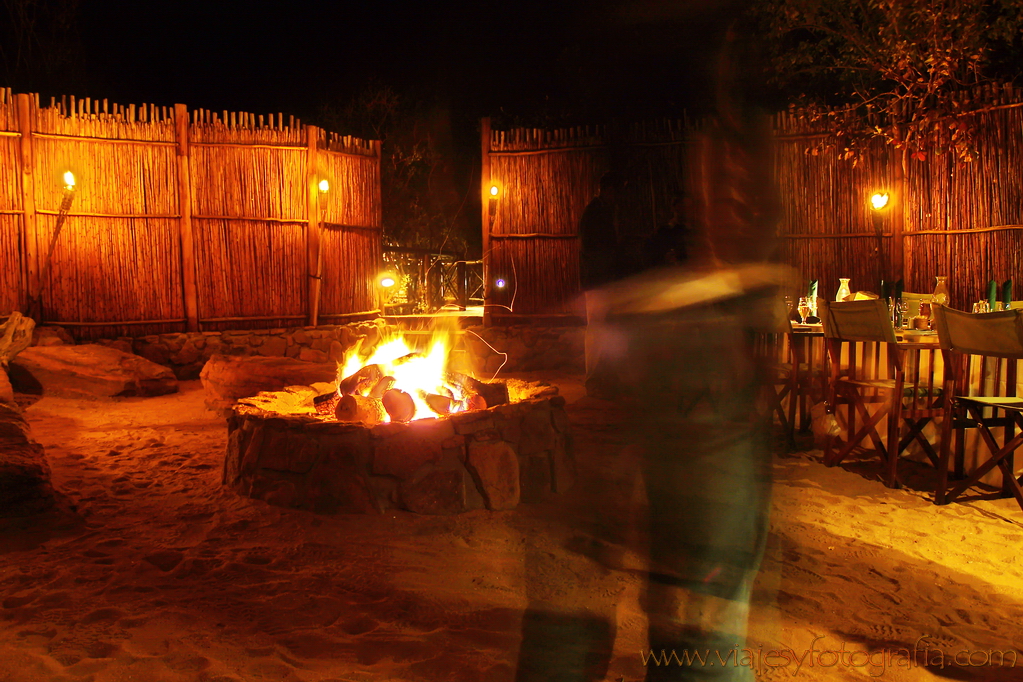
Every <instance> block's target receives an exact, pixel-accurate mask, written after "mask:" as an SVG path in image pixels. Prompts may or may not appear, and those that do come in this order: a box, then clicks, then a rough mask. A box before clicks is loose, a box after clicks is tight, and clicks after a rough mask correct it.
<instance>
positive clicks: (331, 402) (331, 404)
mask: <svg viewBox="0 0 1023 682" xmlns="http://www.w3.org/2000/svg"><path fill="white" fill-rule="evenodd" d="M340 400H341V396H340V395H338V392H337V391H331V392H330V393H323V394H321V395H318V396H316V397H315V398H313V407H315V408H316V411H317V412H318V413H320V414H334V410H335V409H336V408H337V404H338V402H339V401H340Z"/></svg>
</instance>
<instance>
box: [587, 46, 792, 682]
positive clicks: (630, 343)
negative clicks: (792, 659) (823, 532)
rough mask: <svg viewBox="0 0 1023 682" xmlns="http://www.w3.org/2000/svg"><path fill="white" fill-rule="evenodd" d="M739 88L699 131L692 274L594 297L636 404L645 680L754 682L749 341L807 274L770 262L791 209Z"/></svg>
mask: <svg viewBox="0 0 1023 682" xmlns="http://www.w3.org/2000/svg"><path fill="white" fill-rule="evenodd" d="M723 66H724V67H725V68H727V67H728V66H729V64H728V62H727V60H726V61H724V62H723ZM729 82H730V80H729V79H728V74H727V73H726V74H724V75H723V76H722V78H721V83H719V86H721V88H722V90H721V92H720V93H719V100H718V115H717V117H716V118H715V119H713V120H712V121H711V123H710V124H708V125H707V126H705V128H704V129H703V131H702V132H701V133H700V135H699V149H698V153H697V154H696V158H695V161H696V164H695V167H694V170H693V173H694V178H695V179H696V183H695V186H696V188H697V190H698V192H697V194H696V196H695V197H694V199H695V202H694V206H693V208H694V215H695V228H696V229H695V231H694V234H693V240H692V242H691V243H692V251H691V252H690V253H688V254H687V266H686V267H681V268H656V269H653V270H650V271H648V272H646V273H644V274H643V275H640V276H637V277H633V278H629V279H627V280H623V281H621V282H618V283H615V284H611V285H608V286H605V287H603V288H601V289H599V290H597V291H593V292H591V293H590V297H589V300H588V304H589V306H590V308H591V309H593V310H597V311H599V313H600V319H601V326H600V331H599V333H600V334H602V335H603V338H602V339H601V340H600V347H601V348H602V356H601V358H600V363H599V364H600V365H603V366H606V368H607V369H606V373H607V375H609V376H613V377H614V378H615V381H616V383H615V384H614V392H615V397H616V400H618V401H620V402H621V404H623V405H627V411H628V415H629V418H628V420H627V424H628V425H629V426H630V427H631V428H630V431H629V437H628V439H627V440H628V442H629V446H631V447H636V448H638V449H639V451H640V457H641V461H642V464H641V465H640V472H639V473H640V475H641V479H642V481H643V483H644V487H645V491H646V498H647V513H646V520H645V522H644V524H643V526H644V529H643V530H645V534H644V535H645V540H646V541H647V542H648V547H649V554H648V566H649V568H648V573H647V581H646V596H645V603H644V606H645V609H646V611H647V615H648V622H649V641H648V644H649V651H652V652H654V654H655V656H658V657H660V658H659V659H658V660H660V661H661V663H662V664H661V665H657V663H656V662H654V661H653V659H648V661H647V666H646V680H647V681H648V682H655V681H656V682H660V681H663V680H672V681H680V680H727V681H728V682H733V681H740V680H742V681H749V680H753V679H754V676H753V672H752V670H751V669H750V668H749V667H744V666H742V665H741V663H740V662H741V660H742V658H743V649H744V648H745V647H746V629H747V619H748V609H749V599H750V594H751V590H752V585H753V580H754V578H755V576H756V574H757V572H758V570H759V566H760V560H761V556H762V553H763V550H764V546H765V542H766V537H767V527H768V510H769V507H770V480H771V475H770V474H771V472H770V458H771V451H770V433H769V429H770V422H769V420H768V419H766V417H765V416H764V415H763V414H762V412H761V409H762V407H761V405H760V403H759V400H758V399H759V397H760V396H761V391H762V390H763V389H764V381H765V379H766V376H767V373H766V372H767V368H766V367H763V366H761V364H760V363H761V361H760V360H759V359H758V358H757V357H756V356H755V355H754V353H753V341H754V337H755V335H756V334H757V333H758V332H759V331H764V330H772V329H776V328H777V325H778V324H779V323H780V320H775V319H774V318H775V316H776V315H778V314H779V308H778V306H777V305H776V303H777V301H778V300H779V298H780V296H781V292H782V291H783V290H785V289H786V288H787V287H790V286H794V284H795V282H796V278H795V275H794V273H793V271H792V270H791V269H790V268H788V267H787V266H781V265H776V264H773V263H772V262H771V260H772V257H773V251H774V245H773V237H774V234H775V228H776V221H777V217H778V215H779V214H780V212H779V209H778V206H779V202H778V200H777V198H776V196H775V193H774V188H773V185H772V183H771V181H770V159H771V154H770V147H769V145H770V134H769V132H770V129H769V124H768V121H767V118H766V117H763V116H759V115H757V114H751V113H749V112H748V110H744V109H743V108H742V107H741V106H740V105H738V104H737V103H736V102H735V101H734V100H733V99H732V98H731V91H730V90H728V89H727V84H728V83H729ZM662 652H663V654H662ZM672 652H675V654H676V657H675V658H671V657H670V655H671V653H672ZM687 654H688V656H689V658H687V656H686V655H687ZM664 656H668V658H664ZM701 659H702V660H701Z"/></svg>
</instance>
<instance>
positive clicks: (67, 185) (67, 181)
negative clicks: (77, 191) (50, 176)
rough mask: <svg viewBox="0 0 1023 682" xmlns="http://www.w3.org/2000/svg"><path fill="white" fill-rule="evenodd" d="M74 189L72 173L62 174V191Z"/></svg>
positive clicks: (73, 175)
mask: <svg viewBox="0 0 1023 682" xmlns="http://www.w3.org/2000/svg"><path fill="white" fill-rule="evenodd" d="M74 188H75V174H74V173H72V172H71V171H66V172H65V173H64V189H74Z"/></svg>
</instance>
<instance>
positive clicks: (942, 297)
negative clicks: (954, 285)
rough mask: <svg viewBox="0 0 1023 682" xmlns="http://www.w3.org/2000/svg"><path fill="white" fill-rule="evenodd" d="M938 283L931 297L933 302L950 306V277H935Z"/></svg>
mask: <svg viewBox="0 0 1023 682" xmlns="http://www.w3.org/2000/svg"><path fill="white" fill-rule="evenodd" d="M934 279H936V280H937V281H938V283H937V284H936V285H935V286H934V293H933V294H932V295H931V302H932V303H935V304H938V305H946V306H947V305H948V299H949V297H948V277H943V276H940V275H939V276H938V277H935V278H934Z"/></svg>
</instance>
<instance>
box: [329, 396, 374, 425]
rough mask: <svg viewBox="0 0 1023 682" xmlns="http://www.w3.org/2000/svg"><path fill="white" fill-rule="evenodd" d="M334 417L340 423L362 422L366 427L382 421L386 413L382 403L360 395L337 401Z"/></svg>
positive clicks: (344, 397)
mask: <svg viewBox="0 0 1023 682" xmlns="http://www.w3.org/2000/svg"><path fill="white" fill-rule="evenodd" d="M334 416H335V417H337V420H338V421H342V422H362V423H363V424H366V425H367V426H373V425H374V424H379V423H380V422H382V421H384V418H385V417H386V416H387V412H386V410H385V409H384V404H383V401H381V400H379V399H377V398H369V397H366V396H362V395H346V396H342V397H341V400H340V401H338V404H337V408H336V409H335V410H334Z"/></svg>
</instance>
